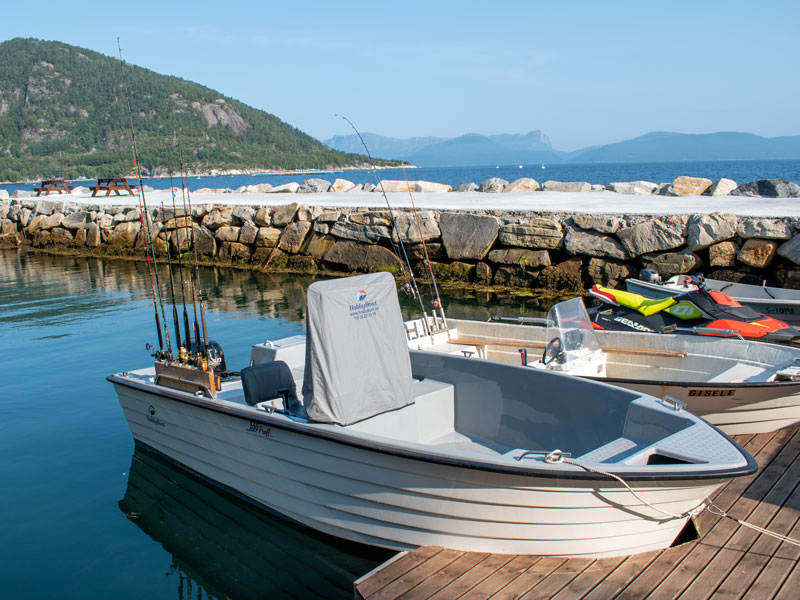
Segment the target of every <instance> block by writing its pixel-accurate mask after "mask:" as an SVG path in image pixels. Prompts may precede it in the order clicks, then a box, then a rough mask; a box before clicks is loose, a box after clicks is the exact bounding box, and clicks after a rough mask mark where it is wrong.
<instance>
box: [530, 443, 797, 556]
mask: <svg viewBox="0 0 800 600" xmlns="http://www.w3.org/2000/svg"><path fill="white" fill-rule="evenodd" d="M567 455H568V453H565V452H562V451H561V450H553V451H552V452H549V453H547V454H545V456H544V462H546V463H547V464H550V465H557V464H561V463H567V464H569V465H575V466H576V467H580V468H581V469H584V470H586V471H589V472H591V473H597V474H598V475H604V476H606V477H609V478H611V479H614V480H615V481H618V482H619V483H621V484H622V485H624V486H625V488H626V489H627V490H628V491H629V492H630V493H631V494H632V495H633V497H634V498H636V499H637V500H638V501H639V502H641V503H642V504H645V505H647V506H649V507H650V508H652V509H653V510H655V511H658V512H660V513H661V514H663V515H666V516H668V517H670V518H673V519H683V518H688V517H696V516H697V515H699V514H700V513H701V512H703V510H707V511H708V512H710V513H711V514H712V515H716V516H718V517H725V518H728V519H731V520H732V521H735V522H736V523H738V524H739V525H741V526H742V527H747V528H749V529H752V530H753V531H756V532H758V533H763V534H764V535H768V536H771V537H774V538H775V539H777V540H780V541H782V542H786V543H787V544H793V545H795V546H800V540H798V539H795V538H792V537H789V536H788V535H781V534H780V533H775V532H774V531H769V530H768V529H764V528H763V527H759V526H758V525H753V524H752V523H748V522H747V521H743V520H742V519H737V518H736V517H732V516H731V515H729V514H728V513H727V512H725V511H724V510H722V509H721V508H720V507H719V506H717V505H716V504H714V503H713V502H712V501H711V500H710V499H709V498H706V501H707V503H706V502H703V503H701V504H700V505H698V506H697V507H696V508H694V509H692V510H690V511H687V512H685V513H683V514H682V515H677V514H675V513H671V512H669V511H666V510H662V509H661V508H659V507H657V506H654V505H653V504H651V503H650V502H648V501H647V500H645V499H644V498H642V497H641V496H639V494H637V493H636V492H634V491H633V489H632V488H631V486H629V485H628V484H627V483H626V482H625V480H624V479H622V477H619V476H618V475H614V474H613V473H608V472H607V471H602V470H600V469H595V468H594V467H590V466H588V465H584V464H581V463H579V462H578V461H576V460H572V459H570V458H567ZM519 458H522V456H520V457H519Z"/></svg>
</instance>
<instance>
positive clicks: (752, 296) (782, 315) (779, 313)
mask: <svg viewBox="0 0 800 600" xmlns="http://www.w3.org/2000/svg"><path fill="white" fill-rule="evenodd" d="M701 286H705V287H706V288H708V289H709V290H715V291H719V292H724V293H725V294H727V295H728V296H730V297H731V298H733V299H734V300H736V301H737V302H739V303H740V304H742V305H744V306H747V307H750V308H752V309H753V310H754V311H756V312H757V313H761V314H762V315H768V316H771V317H776V318H778V319H780V320H781V321H785V322H786V323H788V324H790V325H800V290H790V289H786V288H778V287H770V286H768V285H767V282H766V281H765V282H764V283H763V284H762V285H750V284H747V283H733V282H730V281H720V280H718V279H708V278H706V277H703V276H702V275H699V274H696V275H675V276H674V277H670V278H669V279H667V280H666V281H662V279H661V276H660V275H659V274H658V272H656V271H653V270H651V269H643V270H642V271H641V272H640V273H639V278H638V279H626V280H625V288H626V289H627V290H628V291H629V292H635V293H637V294H641V295H642V296H646V297H648V298H668V297H672V296H676V295H678V294H683V293H686V292H692V291H696V290H697V289H699V288H700V287H701Z"/></svg>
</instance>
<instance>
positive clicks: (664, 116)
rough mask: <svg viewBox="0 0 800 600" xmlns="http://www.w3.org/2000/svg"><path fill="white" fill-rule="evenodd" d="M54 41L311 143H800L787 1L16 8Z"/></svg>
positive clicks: (796, 6) (21, 25) (797, 53)
mask: <svg viewBox="0 0 800 600" xmlns="http://www.w3.org/2000/svg"><path fill="white" fill-rule="evenodd" d="M2 12H3V15H2V21H3V28H2V31H0V41H3V40H6V39H11V38H14V37H34V38H39V39H46V40H57V41H60V42H65V43H68V44H73V45H76V46H82V47H85V48H89V49H91V50H95V51H97V52H100V53H102V54H106V55H109V56H116V55H117V37H119V38H120V42H121V45H122V53H123V58H124V59H125V60H126V61H128V62H130V63H133V64H137V65H140V66H143V67H146V68H149V69H151V70H153V71H156V72H158V73H163V74H168V75H175V76H178V77H182V78H184V79H188V80H191V81H195V82H198V83H201V84H203V85H206V86H208V87H210V88H213V89H215V90H217V91H219V92H221V93H222V94H224V95H226V96H229V97H232V98H236V99H238V100H241V101H242V102H245V103H247V104H249V105H251V106H254V107H255V108H259V109H262V110H265V111H267V112H270V113H272V114H274V115H276V116H278V117H279V118H280V119H282V120H283V121H286V122H287V123H289V124H291V125H293V126H294V127H297V128H298V129H300V130H302V131H305V132H306V133H308V134H310V135H312V136H314V137H316V138H317V139H320V140H325V139H328V138H329V137H331V136H333V135H348V134H350V133H352V130H351V129H350V128H349V126H348V125H347V124H346V123H345V122H344V121H343V120H342V119H340V118H337V117H336V116H335V115H336V114H337V113H341V114H343V115H345V116H347V117H348V118H349V119H350V120H351V121H353V123H354V124H355V125H356V126H357V127H358V129H359V130H360V131H361V132H362V133H363V132H372V133H377V134H381V135H385V136H390V137H399V138H408V137H417V136H437V137H455V136H459V135H463V134H466V133H483V134H499V133H527V132H528V131H532V130H535V129H540V130H542V131H543V132H544V133H545V134H546V135H547V136H548V137H549V138H550V139H551V141H552V143H553V146H554V147H555V148H556V149H558V150H574V149H578V148H583V147H587V146H593V145H599V144H606V143H613V142H617V141H622V140H624V139H630V138H632V137H636V136H638V135H643V134H645V133H647V132H650V131H677V132H682V133H711V132H715V131H744V132H749V133H755V134H758V135H762V136H765V137H775V136H782V135H800V110H799V109H798V107H800V100H799V99H800V77H798V72H799V70H800V43H798V38H797V33H796V32H797V26H798V22H800V2H797V0H786V1H783V0H780V1H779V0H775V1H771V0H762V1H761V2H752V0H751V1H748V2H740V1H738V0H727V1H718V0H694V1H684V0H671V1H657V0H637V1H635V2H634V1H631V2H628V1H614V0H606V1H603V2H601V1H597V0H595V1H578V0H574V1H571V0H560V1H558V0H550V1H547V2H544V1H538V0H528V1H519V2H517V1H502V0H501V1H495V2H490V1H488V0H483V1H480V2H472V1H470V0H462V1H460V2H450V1H438V2H437V1H435V0H428V1H427V2H418V1H416V0H408V1H403V2H394V3H391V2H375V1H372V2H348V1H346V0H340V1H338V2H331V1H328V2H311V1H308V2H303V1H299V0H295V1H294V2H286V1H282V2H274V1H269V0H262V1H260V2H244V1H239V0H228V1H220V0H216V1H215V2H205V1H203V0H197V1H194V2H191V3H188V2H187V3H184V2H180V1H174V2H166V1H163V0H162V1H161V2H154V1H152V0H138V1H136V2H109V1H108V0H103V1H102V2H101V1H100V0H83V1H82V0H76V1H74V2H63V1H59V2H54V1H51V0H47V1H43V2H31V3H30V4H28V3H25V2H9V3H6V5H5V6H4V7H3V11H2Z"/></svg>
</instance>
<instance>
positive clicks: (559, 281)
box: [537, 258, 584, 292]
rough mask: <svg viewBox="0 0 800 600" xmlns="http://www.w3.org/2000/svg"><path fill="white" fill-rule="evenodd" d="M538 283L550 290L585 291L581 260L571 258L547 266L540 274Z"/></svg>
mask: <svg viewBox="0 0 800 600" xmlns="http://www.w3.org/2000/svg"><path fill="white" fill-rule="evenodd" d="M537 283H538V285H539V286H540V287H543V288H545V289H548V290H560V291H569V292H581V291H583V289H584V288H583V280H582V277H581V260H580V259H579V258H570V259H567V260H565V261H563V262H561V263H559V264H557V265H553V266H550V267H545V268H544V269H542V272H541V273H540V274H539V277H538V280H537Z"/></svg>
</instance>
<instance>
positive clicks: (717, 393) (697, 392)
mask: <svg viewBox="0 0 800 600" xmlns="http://www.w3.org/2000/svg"><path fill="white" fill-rule="evenodd" d="M734 394H736V390H689V395H690V396H733V395H734Z"/></svg>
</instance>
